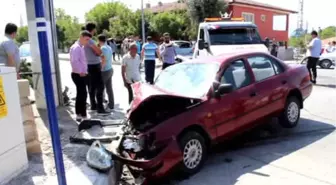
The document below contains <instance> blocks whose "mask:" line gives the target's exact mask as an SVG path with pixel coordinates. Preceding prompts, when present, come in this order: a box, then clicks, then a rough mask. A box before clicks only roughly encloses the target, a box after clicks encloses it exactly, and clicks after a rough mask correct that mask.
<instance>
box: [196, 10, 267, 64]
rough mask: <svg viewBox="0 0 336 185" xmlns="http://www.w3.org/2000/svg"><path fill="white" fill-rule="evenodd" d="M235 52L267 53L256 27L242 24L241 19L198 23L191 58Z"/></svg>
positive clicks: (228, 18) (242, 20) (221, 19)
mask: <svg viewBox="0 0 336 185" xmlns="http://www.w3.org/2000/svg"><path fill="white" fill-rule="evenodd" d="M237 50H240V51H244V50H245V51H246V50H248V51H255V52H265V53H268V52H269V51H268V48H267V47H266V43H265V41H263V40H262V39H261V37H260V35H259V32H258V28H257V26H256V25H255V24H253V23H251V22H244V19H243V18H230V17H227V16H226V18H223V17H221V18H206V19H205V21H204V22H202V23H200V25H199V28H198V37H197V43H196V45H195V52H194V55H193V58H197V57H200V56H211V55H213V56H216V55H220V54H223V53H231V52H236V51H237Z"/></svg>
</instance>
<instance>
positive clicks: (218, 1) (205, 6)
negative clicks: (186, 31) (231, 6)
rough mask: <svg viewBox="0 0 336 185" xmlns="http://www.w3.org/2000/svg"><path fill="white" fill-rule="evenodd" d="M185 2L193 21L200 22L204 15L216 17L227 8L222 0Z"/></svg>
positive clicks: (191, 0)
mask: <svg viewBox="0 0 336 185" xmlns="http://www.w3.org/2000/svg"><path fill="white" fill-rule="evenodd" d="M186 3H187V6H188V11H189V14H190V18H191V19H192V21H193V22H194V23H199V22H202V21H203V20H204V18H206V17H218V16H220V12H223V13H224V12H225V11H226V8H227V4H226V2H225V1H223V0H187V1H186Z"/></svg>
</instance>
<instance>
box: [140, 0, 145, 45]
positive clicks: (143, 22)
mask: <svg viewBox="0 0 336 185" xmlns="http://www.w3.org/2000/svg"><path fill="white" fill-rule="evenodd" d="M141 25H142V42H143V43H145V42H146V33H145V12H144V7H143V0H141Z"/></svg>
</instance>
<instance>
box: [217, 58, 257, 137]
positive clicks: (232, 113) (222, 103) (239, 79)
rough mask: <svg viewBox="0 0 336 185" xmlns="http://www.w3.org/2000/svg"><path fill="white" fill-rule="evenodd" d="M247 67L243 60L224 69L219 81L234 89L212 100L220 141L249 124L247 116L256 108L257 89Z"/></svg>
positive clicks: (233, 62) (235, 61)
mask: <svg viewBox="0 0 336 185" xmlns="http://www.w3.org/2000/svg"><path fill="white" fill-rule="evenodd" d="M246 66H247V63H246V62H245V61H244V60H243V59H238V60H234V61H232V62H231V63H230V64H229V65H227V66H226V67H224V68H223V70H222V72H221V73H220V75H219V77H218V79H217V80H218V81H219V83H220V84H231V85H232V87H233V91H232V92H230V93H228V94H225V95H223V96H221V97H219V98H212V99H211V100H210V104H212V105H211V108H212V114H213V119H214V122H215V127H216V130H217V139H218V140H222V139H225V138H226V136H228V134H229V133H231V132H234V131H235V130H237V129H238V128H239V127H241V126H242V125H244V124H246V123H248V122H249V120H247V119H245V115H246V114H247V113H249V112H251V111H253V109H254V107H255V101H256V99H255V96H256V93H255V92H256V89H255V87H254V85H253V83H252V78H251V77H252V74H251V73H250V71H249V70H248V69H247V67H246Z"/></svg>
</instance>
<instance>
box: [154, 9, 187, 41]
mask: <svg viewBox="0 0 336 185" xmlns="http://www.w3.org/2000/svg"><path fill="white" fill-rule="evenodd" d="M188 23H189V21H188V18H185V17H183V15H182V14H181V13H178V12H163V13H158V14H156V15H155V16H154V17H153V19H152V21H151V23H150V29H151V30H155V31H156V32H157V33H158V34H160V35H162V34H163V33H165V32H168V33H170V35H171V37H173V38H176V39H179V37H182V36H185V35H186V33H185V31H186V28H187V25H188Z"/></svg>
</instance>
